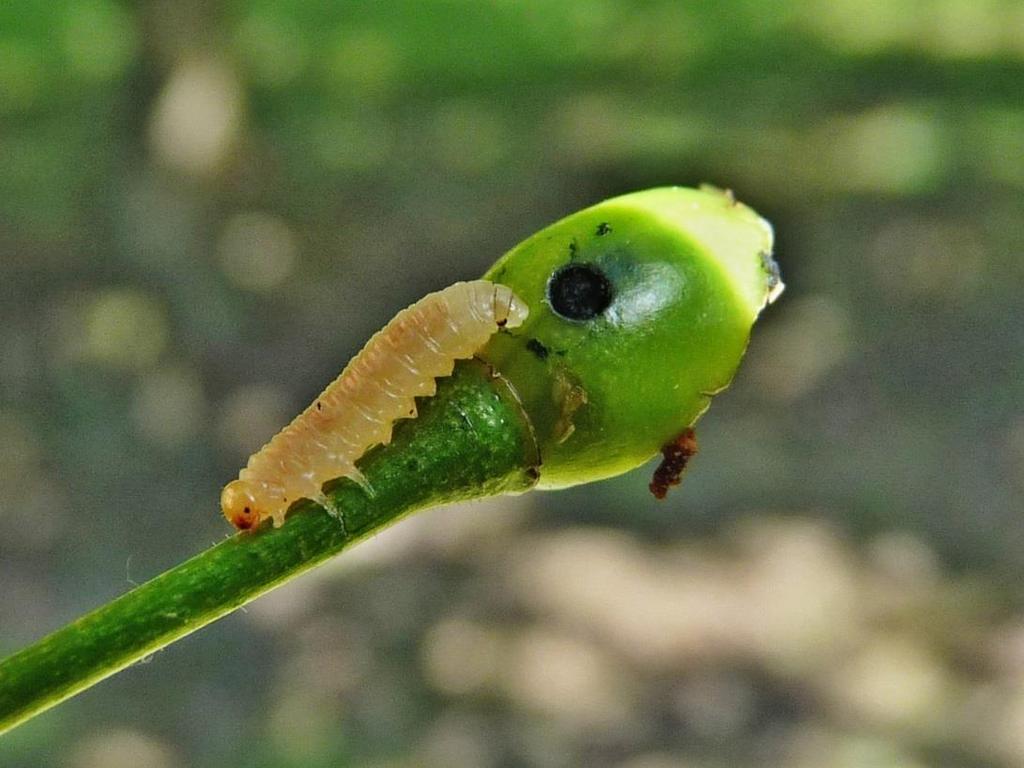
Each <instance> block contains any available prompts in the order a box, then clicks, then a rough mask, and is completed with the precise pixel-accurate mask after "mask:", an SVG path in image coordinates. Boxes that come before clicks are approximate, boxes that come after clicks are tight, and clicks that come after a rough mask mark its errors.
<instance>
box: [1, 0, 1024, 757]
mask: <svg viewBox="0 0 1024 768" xmlns="http://www.w3.org/2000/svg"><path fill="white" fill-rule="evenodd" d="M705 181H706V182H713V183H715V184H717V185H719V186H723V187H731V188H733V189H734V190H736V194H737V196H738V197H739V198H740V199H741V200H743V201H744V202H747V203H749V204H750V205H752V206H753V207H755V208H756V209H757V210H758V211H760V212H761V213H762V214H763V215H765V216H767V217H768V218H769V219H771V220H772V221H773V222H774V223H775V225H776V229H777V236H778V249H777V255H778V258H779V260H780V263H781V265H782V268H783V273H784V276H785V278H786V280H787V283H788V284H789V288H788V291H787V293H786V294H785V295H784V297H783V300H782V301H780V302H779V303H778V304H776V305H775V306H774V307H773V308H771V310H770V311H769V312H768V313H767V314H766V317H765V319H764V321H763V322H762V323H761V324H759V325H758V327H757V328H756V329H755V338H754V341H753V343H752V345H751V350H750V354H749V356H748V358H747V360H746V362H745V364H744V366H743V368H742V369H741V372H740V375H739V377H738V379H737V381H736V383H735V386H734V387H733V388H732V390H731V391H730V392H729V393H727V394H726V395H723V396H722V397H720V398H718V399H717V400H716V401H715V407H714V408H713V409H712V410H711V412H710V413H709V414H708V415H707V417H706V418H705V419H704V420H703V421H702V422H701V425H700V426H701V429H700V430H699V435H700V439H701V445H702V449H703V450H702V453H701V455H700V456H699V458H698V459H697V460H696V461H695V463H694V465H693V467H692V469H691V472H690V474H689V476H688V477H687V479H686V481H685V482H684V485H683V487H682V488H681V489H680V490H678V491H677V492H675V493H673V494H672V495H671V496H670V497H669V499H668V501H667V502H665V503H660V504H659V503H657V502H655V501H654V499H653V498H652V497H651V496H650V495H649V494H648V493H647V490H646V482H647V479H648V477H649V472H648V470H646V469H645V470H641V471H637V472H635V473H632V474H630V475H629V476H626V477H623V478H621V479H619V480H616V481H613V482H606V483H602V484H598V485H594V486H591V487H585V488H580V489H578V490H574V491H569V492H561V493H553V494H541V493H534V494H529V495H527V496H524V497H521V498H516V499H499V500H497V501H494V502H491V503H482V504H475V505H470V506H466V507H462V508H454V509H446V510H436V511H432V512H428V513H424V514H421V515H419V516H418V517H416V518H414V519H411V520H408V521H406V522H404V523H402V524H401V525H399V526H398V527H396V528H394V529H392V530H390V531H389V532H387V533H386V534H384V535H382V536H380V537H379V538H377V539H375V540H374V541H371V542H369V543H367V544H365V545H363V546H361V547H359V548H357V549H356V550H354V551H352V552H351V553H349V554H348V555H346V556H344V557H342V558H340V559H339V560H338V561H337V562H335V563H333V564H331V565H328V566H326V567H324V568H323V569H321V570H320V571H318V572H316V573H315V574H313V575H310V576H307V577H304V578H302V579H300V580H298V581H297V582H296V583H294V584H293V585H291V586H289V587H287V588H284V589H281V590H279V591H277V592H275V593H273V594H271V595H270V596H268V597H266V598H264V599H261V600H259V601H257V602H256V603H254V604H253V605H252V606H250V608H249V609H248V610H246V611H244V612H239V613H237V614H235V615H234V616H232V617H230V618H228V619H226V620H224V621H221V622H219V623H218V624H216V625H214V626H213V627H210V628H208V629H206V630H204V631H202V632H201V633H199V634H197V635H195V636H193V637H191V638H189V639H187V640H185V641H183V642H180V643H178V644H176V645H174V646H172V647H171V648H170V649H168V650H166V651H164V652H162V653H160V654H158V655H156V656H155V657H154V658H153V659H152V660H151V663H148V664H143V665H139V666H137V667H135V668H133V669H132V670H130V671H127V672H125V673H122V674H121V675H119V676H117V677H116V678H113V679H111V680H109V681H107V682H105V683H103V684H101V685H100V686H98V687H96V688H94V689H92V690H91V691H89V692H87V693H85V694H83V695H81V696H79V697H77V698H76V699H74V700H72V701H70V702H68V703H66V704H65V705H63V706H61V707H59V708H57V709H55V710H53V711H51V712H50V713H48V714H46V715H44V716H42V717H40V718H38V719H37V720H35V721H32V722H31V723H29V724H27V725H25V726H24V727H22V728H20V729H19V730H17V731H14V732H12V733H11V734H9V735H7V736H5V737H3V739H2V740H0V764H2V765H4V766H19V767H20V766H71V767H72V768H101V767H102V768H122V767H125V768H127V767H128V766H133V767H134V766H140V765H145V766H150V767H152V768H174V767H176V766H200V767H205V766H210V767H212V766H223V765H231V766H242V767H243V768H277V767H279V766H281V767H291V766H296V767H297V766H313V767H314V768H315V767H317V766H325V767H326V766H332V767H335V766H347V765H352V766H356V765H358V766H372V767H374V768H385V767H386V768H406V767H411V766H445V767H451V768H462V767H467V768H469V767H477V766H479V767H482V768H503V767H505V766H509V767H511V766H541V767H548V766H550V767H552V768H554V767H555V766H581V765H587V766H598V767H603V766H609V767H613V768H669V767H670V766H683V767H685V768H725V767H727V766H729V767H733V766H736V767H740V768H743V767H745V766H751V767H753V766H783V767H784V768H833V767H834V768H861V767H865V768H867V767H868V766H870V767H872V768H876V767H877V768H883V767H889V766H891V767H893V768H896V767H898V768H924V767H925V766H963V767H964V768H966V767H967V766H972V767H974V766H982V767H985V766H1016V765H1021V764H1024V580H1022V578H1021V577H1022V575H1024V520H1022V515H1021V513H1022V511H1024V510H1022V503H1021V498H1022V491H1024V480H1022V478H1024V407H1022V402H1024V334H1022V333H1021V324H1022V318H1024V290H1022V288H1024V3H1021V2H1020V1H1019V0H884V1H883V0H869V1H866V2H855V1H854V0H801V1H799V2H789V3H773V2H761V1H760V0H732V1H731V2H718V3H681V2H672V1H655V0H652V1H650V2H640V1H632V2H626V1H624V0H601V1H599V2H583V1H582V0H580V1H577V0H565V1H563V2H555V1H554V0H520V1H518V2H514V1H513V0H493V1H491V2H474V1H473V0H459V1H456V0H448V1H446V2H440V1H436V2H435V1H430V2H427V1H425V0H401V1H396V0H391V1H390V2H382V3H365V2H340V1H337V2H325V1H324V0H248V1H243V0H238V1H237V2H232V1H231V0H222V1H221V2H200V1H199V0H144V1H143V2H139V3H127V2H123V3H122V2H114V0H46V1H44V0H5V1H4V2H3V3H0V298H2V301H0V495H2V498H0V531H2V532H0V653H7V652H10V651H13V650H14V649H16V648H18V647H20V646H22V645H24V644H26V643H27V642H29V641H31V640H33V639H35V638H37V637H38V636H40V635H42V634H43V633H45V632H47V631H49V630H51V629H54V628H56V627H57V626H59V625H61V624H63V623H64V622H66V621H68V620H70V619H72V618H74V617H75V616H77V615H79V614H80V613H81V612H83V611H85V610H87V609H89V608H91V607H94V606H96V605H98V604H100V603H102V602H104V601H106V600H108V599H110V598H112V597H113V596H115V595H117V594H119V593H121V592H122V591H124V590H125V589H127V588H128V587H129V586H130V585H131V584H132V583H135V582H138V581H142V580H144V579H146V578H149V577H151V576H153V575H155V574H156V573H158V572H159V571H161V570H163V569H164V568H167V567H169V566H171V565H173V564H175V563H176V562H178V561H180V560H182V559H184V558H185V557H186V556H188V555H191V554H193V553H195V552H197V551H199V550H200V549H202V548H204V547H205V546H207V545H209V544H211V543H212V542H215V541H218V540H220V539H221V538H223V537H224V536H225V535H227V534H228V533H229V531H228V529H227V527H226V524H225V523H224V521H223V520H222V519H221V518H220V516H219V513H218V509H217V496H218V492H219V488H220V487H221V485H222V484H223V483H224V482H225V481H226V480H228V479H229V478H230V477H232V476H233V475H234V474H235V472H236V471H237V469H238V467H239V465H240V464H241V463H242V462H243V461H244V459H245V458H246V457H247V456H248V454H249V453H250V452H251V451H252V450H254V449H255V448H256V447H258V446H259V445H260V444H261V443H262V442H263V441H264V440H265V439H266V438H267V437H268V436H269V435H270V434H272V433H273V432H274V431H275V430H276V429H277V428H278V427H279V426H280V425H281V424H283V423H284V422H285V421H286V420H287V419H288V418H289V417H290V416H291V415H292V414H293V413H295V412H296V411H297V410H299V409H300V408H301V407H303V406H304V405H305V404H306V403H307V402H308V400H309V399H310V398H311V397H312V396H313V395H314V394H315V393H316V392H317V391H319V389H320V388H321V387H322V385H323V384H324V383H325V382H327V381H328V380H329V379H330V378H332V377H333V376H334V375H335V374H336V373H337V371H338V370H340V368H341V367H342V366H343V364H344V363H345V361H346V360H347V359H348V358H349V356H350V355H351V354H353V353H354V352H355V351H356V350H357V349H358V348H359V346H361V344H362V342H363V341H364V340H365V339H366V338H367V337H368V336H369V335H370V333H372V332H373V331H374V330H376V329H377V328H378V327H380V326H381V325H382V324H383V323H384V322H385V321H387V320H388V319H389V318H390V317H391V316H392V315H393V314H394V313H395V312H396V311H397V310H398V309H400V308H401V307H403V306H405V305H406V304H408V303H410V302H411V301H413V300H415V299H416V298H418V297H420V296H422V295H423V294H424V293H425V292H427V291H429V290H433V289H437V288H440V287H442V286H444V285H447V284H450V283H451V282H454V281H456V280H459V279H466V278H470V277H473V276H475V275H478V274H480V273H481V272H482V271H483V270H484V269H485V268H486V267H487V266H488V265H489V264H490V263H491V262H492V261H493V260H494V259H495V258H496V257H497V256H498V255H499V254H501V253H502V252H503V251H504V250H506V249H507V248H509V247H511V246H512V245H514V244H515V243H516V242H517V241H518V240H520V239H521V238H523V237H524V236H526V235H528V234H530V233H531V232H532V231H534V230H536V229H538V228H540V227H541V226H543V225H545V224H547V223H548V222H550V221H552V220H554V219H555V218H557V217H559V216H561V215H563V214H566V213H569V212H571V211H573V210H575V209H577V208H580V207H582V206H584V205H587V204H590V203H592V202H596V201H598V200H600V199H602V198H604V197H607V196H610V195H613V194H617V193H621V192H626V191H631V190H635V189H640V188H644V187H650V186H655V185H660V184H671V183H679V184H687V185H695V184H698V183H700V182H705Z"/></svg>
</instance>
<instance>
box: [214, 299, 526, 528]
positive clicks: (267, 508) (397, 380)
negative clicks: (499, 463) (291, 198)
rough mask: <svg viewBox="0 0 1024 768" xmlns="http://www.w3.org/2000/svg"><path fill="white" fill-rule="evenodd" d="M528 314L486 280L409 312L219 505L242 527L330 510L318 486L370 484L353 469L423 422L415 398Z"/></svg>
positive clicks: (252, 463) (255, 459) (274, 442)
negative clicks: (395, 433) (302, 511)
mask: <svg viewBox="0 0 1024 768" xmlns="http://www.w3.org/2000/svg"><path fill="white" fill-rule="evenodd" d="M528 313H529V309H528V308H527V306H526V304H524V303H523V301H522V300H521V299H519V298H518V297H517V296H516V295H515V294H514V293H512V291H511V289H509V288H507V287H505V286H503V285H498V284H496V283H491V282H488V281H486V280H473V281H470V282H464V283H456V284H455V285H452V286H449V287H448V288H445V289H444V290H442V291H438V292H437V293H431V294H429V295H427V296H424V297H423V298H422V299H420V300H419V301H417V302H416V303H415V304H413V305H412V306H411V307H408V308H407V309H404V310H402V311H401V312H399V313H398V314H397V315H395V317H394V318H393V319H392V320H391V322H389V323H388V324H387V325H386V326H384V328H383V329H382V330H380V331H378V332H377V333H376V334H374V336H373V337H372V338H371V339H370V340H369V341H368V342H367V343H366V346H365V347H363V349H362V351H360V352H359V354H358V355H356V356H355V357H354V358H352V361H351V362H350V363H349V364H348V365H347V366H345V370H343V371H342V372H341V375H340V376H338V378H337V379H335V380H334V381H333V382H331V384H330V385H329V386H328V387H327V389H325V390H324V391H323V392H322V393H321V394H320V396H319V397H318V398H316V400H314V401H313V403H312V404H311V405H310V406H309V407H308V408H307V409H306V410H305V411H303V412H302V413H301V414H299V415H298V416H296V417H295V419H294V420H293V421H292V423H291V424H289V425H288V426H287V427H285V428H284V429H282V430H281V431H280V432H278V433H277V434H276V435H275V436H274V437H273V438H272V439H271V441H270V442H269V443H267V444H266V445H265V446H263V448H261V449H260V450H259V451H258V452H257V453H254V454H253V455H252V456H251V457H250V458H249V462H248V464H247V465H246V467H245V468H244V469H243V470H242V471H241V472H239V474H238V479H237V480H234V481H232V482H230V483H228V484H227V485H226V486H225V487H224V490H223V492H222V493H221V497H220V505H221V509H222V510H223V512H224V516H225V517H226V518H227V519H228V520H229V521H230V522H231V523H232V524H233V525H235V527H237V528H240V529H243V530H244V529H247V528H252V527H254V526H256V525H259V523H260V522H261V521H263V520H264V519H266V518H268V517H270V518H273V520H274V525H275V526H279V525H281V524H282V523H283V522H284V516H285V512H286V511H287V510H288V507H289V506H291V504H292V503H293V502H295V501H296V500H298V499H303V498H305V499H313V500H315V501H318V502H320V503H321V504H323V505H325V506H326V507H327V508H328V509H330V506H329V504H328V501H327V499H326V498H325V496H324V494H323V491H322V490H321V486H322V485H323V484H324V483H325V482H327V481H329V480H334V479H336V478H339V477H349V478H352V479H353V480H355V481H357V482H360V483H363V482H364V480H363V477H362V475H361V474H360V472H359V470H358V469H357V468H356V464H355V463H356V461H357V460H358V459H359V458H361V457H362V455H363V454H364V453H365V452H366V450H367V449H368V448H370V447H371V446H373V445H376V444H377V443H382V444H385V445H386V444H387V443H388V442H390V440H391V429H392V425H393V423H394V422H395V421H396V420H398V419H407V418H413V417H415V416H416V404H415V401H414V400H413V398H416V397H424V396H430V395H433V394H434V392H435V391H436V386H437V385H436V382H435V381H434V380H435V379H436V378H438V377H440V376H449V375H450V374H451V372H452V370H453V368H454V366H455V361H456V360H460V359H464V358H469V357H472V356H473V355H474V354H476V352H477V351H478V350H479V349H480V348H481V347H482V346H483V345H484V344H485V343H486V342H487V340H488V339H489V338H490V337H491V335H493V334H494V333H496V332H497V331H498V330H499V329H501V328H503V327H505V326H508V327H510V328H515V327H517V326H519V325H521V324H522V322H523V320H525V319H526V316H527V314H528Z"/></svg>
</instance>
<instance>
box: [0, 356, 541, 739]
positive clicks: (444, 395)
mask: <svg viewBox="0 0 1024 768" xmlns="http://www.w3.org/2000/svg"><path fill="white" fill-rule="evenodd" d="M418 405H419V409H420V413H419V416H418V417H417V418H416V419H412V420H406V421H401V422H398V423H397V424H396V427H395V431H394V436H393V440H392V442H391V443H390V444H389V445H387V446H380V447H378V448H376V449H375V450H373V451H371V452H370V453H368V454H367V455H366V456H365V457H364V458H363V459H362V460H361V461H360V463H359V466H360V469H361V470H362V472H363V474H364V475H365V477H366V479H367V480H368V485H369V488H368V489H364V488H362V487H360V486H358V485H356V484H355V483H353V482H352V481H350V480H347V479H346V480H340V481H338V482H336V483H335V484H334V485H333V487H329V488H328V489H327V493H328V496H329V497H330V498H331V499H332V500H333V502H334V504H335V508H336V509H339V510H341V517H342V520H340V521H339V520H338V519H337V518H335V517H333V516H331V515H330V514H328V513H327V512H326V511H325V510H324V509H323V508H321V507H319V506H316V505H314V504H312V503H310V502H304V503H302V504H301V505H300V506H297V507H296V508H295V509H294V510H293V511H292V513H291V514H290V515H289V517H288V519H287V521H286V522H285V524H284V525H283V526H282V527H281V528H278V529H272V528H270V527H269V526H264V527H262V528H261V529H260V530H258V531H256V532H247V533H239V534H236V535H235V536H232V537H231V538H230V539H227V540H226V541H224V542H222V543H220V544H218V545H216V546H214V547H212V548H210V549H208V550H207V551H205V552H203V553H201V554H199V555H197V556H195V557H193V558H192V559H190V560H188V561H186V562H184V563H182V564H181V565H179V566H177V567H175V568H172V569H171V570H169V571H167V572H165V573H163V574H161V575H160V576H157V577H156V578H154V579H152V580H151V581H149V582H147V583H145V584H142V585H141V586H139V587H136V588H135V589H133V590H131V591H130V592H128V593H127V594H125V595H123V596H121V597H119V598H117V599H115V600H113V601H112V602H110V603H108V604H107V605H105V606H103V607H101V608H98V609H96V610H95V611H93V612H92V613H89V614H87V615H85V616H83V617H82V618H80V619H78V620H77V621H75V622H73V623H71V624H69V625H68V626H66V627H64V628H63V629H60V630H58V631H56V632H54V633H53V634H51V635H49V636H47V637H45V638H43V639H42V640H40V641H38V642H37V643H35V644H34V645H31V646H29V647H28V648H25V649H23V650H21V651H19V652H17V653H15V654H14V655H12V656H10V657H8V658H7V659H5V660H4V661H2V662H0V733H3V732H5V731H7V730H10V729H11V728H13V727H15V726H16V725H18V724H20V723H22V722H24V721H26V720H28V719H30V718H32V717H34V716H35V715H38V714H39V713H41V712H43V711H45V710H47V709H49V708H50V707H52V706H54V705H56V704H58V703H59V702H61V701H63V700H65V699H67V698H69V697H71V696H73V695H75V694H76V693H78V692H79V691H82V690H84V689H86V688H88V687H90V686H92V685H94V684H95V683H98V682H99V681H100V680H102V679H104V678H106V677H108V676H110V675H112V674H114V673H115V672H118V671H119V670H121V669H124V668H125V667H127V666H130V665H131V664H133V663H135V662H136V661H139V660H140V659H143V658H145V657H146V656H148V655H149V654H151V653H153V652H154V651H157V650H159V649H161V648H163V647H165V646H167V645H169V644H170V643H172V642H174V641H175V640H177V639H179V638H181V637H184V636H185V635H188V634H190V633H192V632H195V631H196V630H197V629H199V628H201V627H203V626H205V625H206V624H209V623H210V622H212V621H215V620H216V619H218V618H220V617H221V616H224V615H225V614H228V613H230V612H231V611H233V610H235V609H236V608H238V607H240V606H242V605H245V604H246V603H248V602H249V601H251V600H254V599H255V598H257V597H259V596H260V595H262V594H263V593H264V592H267V591H269V590H271V589H273V588H274V587H276V586H277V585H279V584H283V583H284V582H286V581H288V580H290V579H293V578H295V577H296V576H298V575H299V574H301V573H303V572H304V571H307V570H309V569H310V568H313V567H314V566H316V565H318V564H319V563H321V562H323V561H324V560H326V559H327V558H329V557H331V556H332V555H335V554H337V553H338V552H341V551H342V550H343V549H345V548H346V547H348V546H350V545H351V544H353V543H355V542H357V541H359V540H360V539H363V538H365V537H366V536H368V535H370V534H372V533H374V532H376V531H379V530H380V529H381V528H383V527H385V526H387V525H389V524H391V523H393V522H395V521H396V520H398V519H399V518H401V517H402V516H404V515H406V514H408V513H410V512H413V511H415V510H418V509H423V508H425V507H430V506H435V505H438V504H445V503H449V502H455V501H463V500H467V499H473V498H482V497H485V496H493V495H496V494H501V493H510V492H513V493H514V492H521V491H525V490H527V489H529V488H530V487H531V486H532V485H533V483H534V482H535V481H536V467H537V463H538V462H537V452H536V446H535V444H534V441H533V437H532V432H531V429H530V425H529V422H528V420H527V418H526V416H525V414H524V413H523V411H522V408H521V406H520V404H519V401H518V399H517V398H516V396H515V394H514V393H513V392H512V391H511V389H510V388H509V387H508V385H507V384H506V383H505V381H504V380H503V379H501V378H497V377H495V376H494V375H493V374H492V373H491V371H490V369H489V368H488V367H487V366H486V365H484V364H482V363H480V362H478V361H475V360H474V361H466V362H462V363H459V364H458V365H457V366H456V370H455V373H454V374H453V375H452V376H451V377H449V378H446V379H442V380H440V381H438V392H437V394H436V395H435V396H434V397H432V398H428V399H425V400H422V401H420V403H419V404H418Z"/></svg>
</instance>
